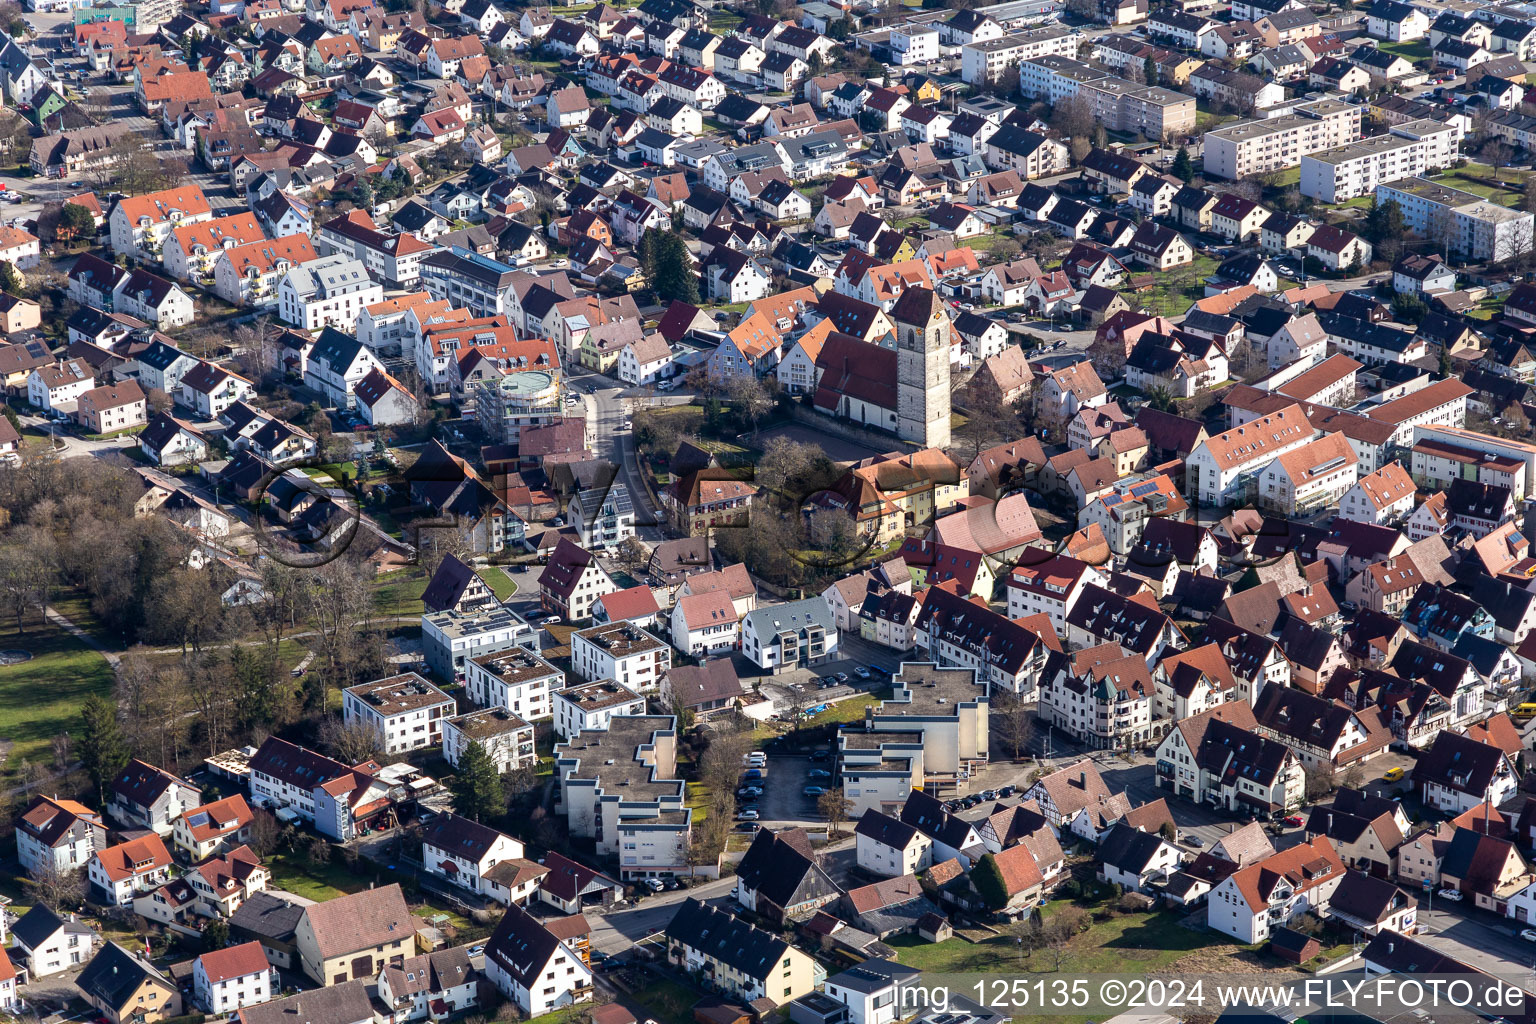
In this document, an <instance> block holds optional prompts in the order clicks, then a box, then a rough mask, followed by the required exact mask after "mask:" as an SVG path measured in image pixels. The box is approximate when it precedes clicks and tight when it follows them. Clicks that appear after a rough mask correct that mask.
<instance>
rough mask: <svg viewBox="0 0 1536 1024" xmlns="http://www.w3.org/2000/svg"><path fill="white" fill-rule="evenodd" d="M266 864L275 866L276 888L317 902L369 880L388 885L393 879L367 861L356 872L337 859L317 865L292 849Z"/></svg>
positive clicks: (358, 888) (365, 884)
mask: <svg viewBox="0 0 1536 1024" xmlns="http://www.w3.org/2000/svg"><path fill="white" fill-rule="evenodd" d="M266 865H267V867H269V868H271V869H272V887H273V888H274V889H283V890H286V891H287V892H291V893H293V894H294V895H296V896H303V897H304V898H305V899H308V900H314V901H316V902H317V903H323V902H325V901H326V900H329V899H335V898H336V897H337V896H341V895H344V894H345V893H349V892H361V891H362V890H364V889H366V888H368V883H369V882H378V883H380V884H382V885H388V884H389V883H390V882H391V881H393V877H392V876H391V874H390V872H387V871H384V870H383V869H382V868H379V867H378V866H377V865H375V864H373V863H371V862H368V861H359V862H358V866H357V870H356V871H351V870H348V869H347V867H346V865H345V864H341V863H337V862H334V861H333V862H332V863H329V864H322V865H320V866H319V867H315V866H314V865H312V864H310V863H309V858H308V857H307V856H306V855H304V854H303V853H295V852H293V851H291V850H284V851H282V852H281V853H274V854H272V855H271V856H270V857H268V858H266ZM370 868H372V869H373V870H369V869H370ZM376 876H377V877H376Z"/></svg>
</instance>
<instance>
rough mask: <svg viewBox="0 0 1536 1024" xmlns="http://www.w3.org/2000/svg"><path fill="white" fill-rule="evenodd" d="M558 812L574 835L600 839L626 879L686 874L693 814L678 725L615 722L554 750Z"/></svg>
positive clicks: (658, 718) (663, 718) (646, 719)
mask: <svg viewBox="0 0 1536 1024" xmlns="http://www.w3.org/2000/svg"><path fill="white" fill-rule="evenodd" d="M555 779H556V785H557V789H556V794H557V796H556V800H557V802H556V809H557V811H558V812H559V813H561V814H564V815H565V818H566V822H567V824H568V825H569V827H570V831H571V835H572V836H580V837H582V838H590V839H595V840H596V841H597V853H598V855H599V856H609V857H615V858H617V859H618V861H619V870H620V875H621V876H622V877H623V878H642V877H653V876H657V875H673V874H677V873H678V872H680V871H685V870H687V859H688V841H689V836H690V834H691V831H692V823H693V812H692V811H691V810H689V808H688V806H687V800H686V796H685V793H684V786H683V781H682V780H681V779H679V778H678V777H677V720H676V719H675V718H673V717H672V716H671V715H633V716H620V717H617V718H614V719H613V720H612V721H611V722H610V723H609V728H608V729H607V730H606V731H603V732H584V733H582V734H581V735H579V736H577V737H576V738H575V739H573V740H571V741H569V742H566V743H560V744H557V745H556V746H555Z"/></svg>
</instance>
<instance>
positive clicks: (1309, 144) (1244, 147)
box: [1204, 99, 1360, 181]
mask: <svg viewBox="0 0 1536 1024" xmlns="http://www.w3.org/2000/svg"><path fill="white" fill-rule="evenodd" d="M1359 139H1360V108H1359V107H1357V106H1355V105H1354V104H1352V103H1345V102H1343V101H1342V100H1334V99H1323V100H1318V101H1316V102H1315V103H1305V104H1302V105H1301V106H1299V107H1297V108H1296V109H1295V111H1294V112H1292V113H1289V114H1281V115H1280V116H1279V117H1271V118H1266V119H1261V120H1256V121H1243V122H1240V123H1238V124H1233V125H1227V126H1226V127H1224V128H1218V129H1216V130H1215V131H1209V132H1206V133H1205V139H1204V147H1205V175H1206V177H1216V178H1228V179H1230V180H1233V181H1236V180H1238V179H1240V178H1245V177H1247V176H1248V175H1250V174H1268V173H1270V172H1271V171H1281V170H1285V169H1287V168H1290V167H1298V166H1300V164H1301V158H1302V157H1304V156H1308V155H1310V154H1312V153H1320V152H1323V151H1325V150H1329V149H1334V148H1337V147H1339V146H1345V145H1348V144H1349V143H1351V142H1358V141H1359Z"/></svg>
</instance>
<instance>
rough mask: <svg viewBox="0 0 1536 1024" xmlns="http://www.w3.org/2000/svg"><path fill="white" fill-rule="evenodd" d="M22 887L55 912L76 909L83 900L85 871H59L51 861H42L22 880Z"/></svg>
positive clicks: (34, 898) (33, 897)
mask: <svg viewBox="0 0 1536 1024" xmlns="http://www.w3.org/2000/svg"><path fill="white" fill-rule="evenodd" d="M22 888H24V889H26V891H27V895H29V896H30V897H32V899H33V900H35V901H36V902H38V903H41V904H42V905H43V906H45V907H47V908H48V909H49V910H52V911H53V912H54V913H56V914H57V913H63V912H65V911H68V910H76V909H78V908H79V907H80V905H81V904H83V903H84V902H85V872H84V871H81V870H80V869H78V868H77V869H75V870H74V871H60V870H59V869H58V868H57V867H55V866H54V865H53V864H52V863H44V864H43V865H42V866H41V867H39V868H37V869H35V870H34V871H33V872H32V874H31V877H30V878H28V879H26V880H25V881H23V882H22Z"/></svg>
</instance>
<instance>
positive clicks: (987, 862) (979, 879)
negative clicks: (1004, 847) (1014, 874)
mask: <svg viewBox="0 0 1536 1024" xmlns="http://www.w3.org/2000/svg"><path fill="white" fill-rule="evenodd" d="M971 885H972V886H973V887H975V889H976V892H977V893H978V894H979V895H980V896H981V898H982V899H984V900H986V901H987V906H989V907H991V908H992V909H993V910H1001V909H1002V908H1004V907H1006V906H1007V905H1008V883H1007V882H1005V881H1004V880H1003V872H1002V869H1001V868H999V867H998V866H997V858H996V857H993V856H992V855H991V854H990V853H988V854H984V855H983V856H982V858H981V860H979V861H977V862H976V866H975V867H974V868H972V869H971Z"/></svg>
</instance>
